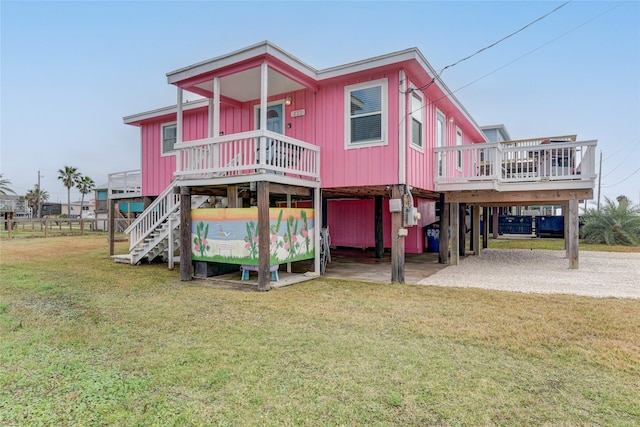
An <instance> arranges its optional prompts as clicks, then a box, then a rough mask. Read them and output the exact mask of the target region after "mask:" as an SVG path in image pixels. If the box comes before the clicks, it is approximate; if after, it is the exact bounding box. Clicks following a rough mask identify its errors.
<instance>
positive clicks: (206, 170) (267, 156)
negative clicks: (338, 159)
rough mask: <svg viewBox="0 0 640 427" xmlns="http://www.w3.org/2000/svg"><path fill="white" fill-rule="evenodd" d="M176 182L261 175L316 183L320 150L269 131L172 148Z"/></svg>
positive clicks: (227, 136) (185, 143)
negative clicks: (284, 176) (289, 177)
mask: <svg viewBox="0 0 640 427" xmlns="http://www.w3.org/2000/svg"><path fill="white" fill-rule="evenodd" d="M176 152H177V154H176V172H175V176H176V178H178V179H181V178H182V179H184V178H187V179H193V178H195V179H199V178H215V177H220V176H229V175H247V174H254V173H261V172H271V173H278V174H281V175H287V176H292V177H298V178H303V179H309V180H315V181H319V180H320V149H319V148H318V147H317V146H315V145H312V144H309V143H306V142H303V141H299V140H297V139H295V138H290V137H288V136H285V135H281V134H279V133H275V132H271V131H262V130H255V131H250V132H243V133H237V134H231V135H224V136H219V137H215V138H206V139H199V140H196V141H187V142H182V143H179V144H176Z"/></svg>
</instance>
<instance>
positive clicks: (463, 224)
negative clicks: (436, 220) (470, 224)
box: [458, 203, 467, 256]
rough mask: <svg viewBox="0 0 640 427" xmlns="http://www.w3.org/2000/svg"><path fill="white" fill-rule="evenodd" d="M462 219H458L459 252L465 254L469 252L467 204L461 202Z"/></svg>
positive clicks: (459, 209) (460, 212) (461, 254)
mask: <svg viewBox="0 0 640 427" xmlns="http://www.w3.org/2000/svg"><path fill="white" fill-rule="evenodd" d="M458 211H459V214H460V219H459V221H458V254H459V255H460V256H465V255H466V253H467V205H466V204H465V203H459V208H458Z"/></svg>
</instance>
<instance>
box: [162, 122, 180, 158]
mask: <svg viewBox="0 0 640 427" xmlns="http://www.w3.org/2000/svg"><path fill="white" fill-rule="evenodd" d="M177 137H178V127H177V126H176V124H175V123H167V124H164V125H162V155H165V154H174V152H175V150H176V149H175V144H176V141H177Z"/></svg>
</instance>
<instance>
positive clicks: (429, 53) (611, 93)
mask: <svg viewBox="0 0 640 427" xmlns="http://www.w3.org/2000/svg"><path fill="white" fill-rule="evenodd" d="M561 4H562V2H543V1H535V2H519V1H518V2H516V1H509V2H506V1H505V2H484V1H471V2H205V1H202V2H153V1H148V2H24V1H23V2H11V1H2V2H0V20H1V21H0V31H1V33H0V36H1V45H0V48H1V58H0V59H1V63H0V71H1V86H0V97H1V99H0V101H1V102H0V108H1V110H0V119H1V131H0V132H1V133H0V137H1V145H0V172H1V173H2V174H3V175H4V178H5V179H9V180H10V181H11V183H12V188H13V189H14V190H15V191H16V192H17V193H18V194H25V193H26V192H27V190H29V189H31V188H33V186H34V184H35V183H36V182H37V177H38V170H40V173H41V181H42V188H43V189H44V190H46V191H48V192H49V193H50V195H51V198H50V200H51V201H60V202H66V198H67V193H66V188H65V187H63V186H62V185H61V183H60V181H59V180H58V179H57V175H58V174H57V170H58V169H60V168H62V167H63V166H65V165H71V166H75V167H77V168H78V169H79V171H80V172H81V173H83V174H84V175H88V176H90V177H91V178H93V180H94V181H95V182H96V183H97V184H103V183H106V181H107V174H108V173H110V172H117V171H124V170H131V169H139V167H140V145H139V131H138V129H137V128H135V127H131V126H126V125H124V124H123V123H122V117H123V116H127V115H131V114H135V113H139V112H143V111H147V110H151V109H155V108H159V107H163V106H167V105H170V104H173V103H175V99H176V95H175V89H174V88H173V87H172V86H169V85H168V84H167V82H166V73H167V72H169V71H173V70H175V69H178V68H181V67H184V66H187V65H190V64H193V63H196V62H200V61H203V60H206V59H209V58H212V57H215V56H218V55H222V54H225V53H228V52H231V51H234V50H237V49H240V48H243V47H246V46H249V45H252V44H255V43H258V42H260V41H263V40H269V41H271V42H273V43H275V44H276V45H278V46H280V47H281V48H283V49H284V50H286V51H288V52H289V53H291V54H293V55H294V56H296V57H298V58H299V59H301V60H302V61H304V62H306V63H307V64H309V65H311V66H313V67H315V68H317V69H323V68H327V67H331V66H336V65H341V64H344V63H347V62H352V61H357V60H361V59H366V58H370V57H373V56H377V55H382V54H386V53H389V52H393V51H397V50H402V49H406V48H409V47H417V48H418V49H420V51H421V52H422V53H423V54H424V55H425V57H426V58H427V60H428V61H429V62H430V63H431V65H432V66H433V67H434V68H435V69H441V68H443V67H444V66H446V65H448V64H451V63H453V62H455V61H457V60H459V59H461V58H463V57H466V56H467V55H470V54H472V53H474V52H476V51H477V50H478V49H481V48H483V47H485V46H487V45H489V44H491V43H493V42H495V41H497V40H499V39H501V38H502V37H504V36H506V35H507V34H509V33H511V32H513V31H515V30H517V29H518V28H520V27H522V26H523V25H525V24H527V23H529V22H530V21H532V20H534V19H536V18H538V17H540V16H542V15H544V14H545V13H547V12H549V11H551V10H552V9H554V8H556V7H557V6H559V5H561ZM487 74H488V75H487ZM485 75H486V77H484V78H481V77H483V76H485ZM442 78H443V80H444V81H445V83H446V84H447V86H449V88H450V89H452V90H456V89H458V88H461V87H463V86H465V85H467V84H469V83H471V82H474V81H475V82H474V83H473V84H471V85H469V86H466V87H464V88H463V89H461V90H459V91H456V92H455V94H456V96H457V97H458V99H459V100H460V101H461V102H462V104H463V105H464V106H465V107H466V108H467V110H468V111H469V112H470V113H471V115H472V116H473V117H474V118H475V120H476V122H478V124H480V125H481V126H482V125H494V124H505V125H506V127H507V129H508V130H509V132H510V134H511V137H512V138H513V139H521V138H529V137H539V136H552V135H565V134H578V138H579V139H580V140H587V139H598V141H599V143H598V155H599V153H600V151H602V154H603V164H602V195H603V197H604V196H608V197H610V198H614V197H616V196H618V195H620V194H625V195H627V196H628V197H630V198H631V199H632V200H633V201H634V202H636V203H638V201H639V200H640V169H639V168H640V3H638V2H635V1H634V2H610V1H607V2H585V1H575V0H574V1H572V2H570V3H569V4H567V5H566V6H564V7H563V8H561V9H560V10H558V11H557V12H555V13H553V14H552V15H550V16H548V17H547V18H545V19H544V20H542V21H540V22H538V23H536V24H534V25H532V26H531V27H529V28H528V29H526V30H524V31H523V32H521V33H519V34H517V35H515V36H513V37H511V38H509V39H508V40H506V41H504V42H502V43H500V44H499V45H497V46H495V47H493V48H491V49H489V50H487V51H485V52H483V53H481V54H479V55H477V56H475V57H473V58H472V59H470V60H468V61H465V62H462V63H460V64H459V65H457V66H455V67H453V68H450V69H447V70H446V71H445V72H444V74H443V76H442ZM477 79H480V80H477ZM476 80H477V81H476ZM595 195H597V190H596V193H595V194H594V196H595ZM79 198H80V196H79V194H78V193H77V192H75V191H73V192H72V199H75V200H77V199H79Z"/></svg>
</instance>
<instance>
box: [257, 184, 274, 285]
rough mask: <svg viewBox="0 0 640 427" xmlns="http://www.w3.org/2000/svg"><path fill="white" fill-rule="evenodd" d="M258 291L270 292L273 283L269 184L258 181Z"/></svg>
mask: <svg viewBox="0 0 640 427" xmlns="http://www.w3.org/2000/svg"><path fill="white" fill-rule="evenodd" d="M256 188H257V192H258V290H259V291H268V290H269V287H270V283H271V272H270V271H269V267H271V254H270V253H269V242H270V236H269V182H268V181H258V182H257V186H256Z"/></svg>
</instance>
